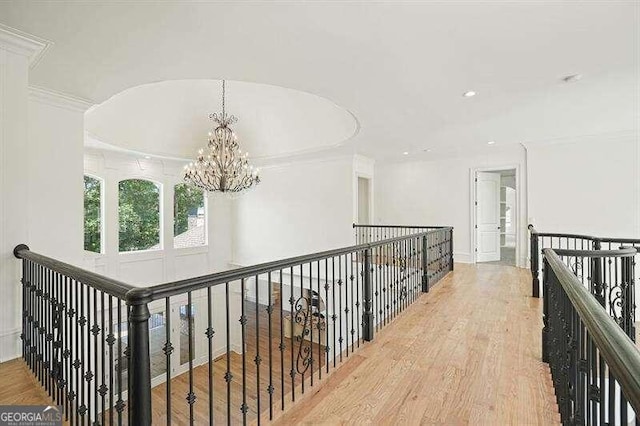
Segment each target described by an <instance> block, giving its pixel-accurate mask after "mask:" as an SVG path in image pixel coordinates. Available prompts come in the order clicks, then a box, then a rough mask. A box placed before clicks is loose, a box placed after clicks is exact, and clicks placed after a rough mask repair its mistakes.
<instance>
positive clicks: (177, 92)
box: [85, 80, 358, 160]
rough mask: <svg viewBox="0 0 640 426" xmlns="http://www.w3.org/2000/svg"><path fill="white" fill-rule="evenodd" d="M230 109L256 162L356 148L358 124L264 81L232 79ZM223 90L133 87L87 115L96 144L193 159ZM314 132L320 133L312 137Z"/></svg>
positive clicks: (192, 83)
mask: <svg viewBox="0 0 640 426" xmlns="http://www.w3.org/2000/svg"><path fill="white" fill-rule="evenodd" d="M226 94H227V95H226V102H225V103H226V111H227V113H229V114H233V115H235V116H236V117H238V118H239V121H238V122H237V123H236V124H234V125H233V129H234V130H235V132H236V134H237V135H238V137H239V142H240V146H241V148H242V150H243V151H247V152H249V154H250V156H251V158H252V159H263V160H264V159H267V158H269V159H277V158H279V157H284V156H287V157H289V156H292V155H300V154H303V153H305V154H308V153H315V152H318V151H322V150H328V149H330V148H333V147H336V146H338V145H340V144H342V143H345V142H349V141H350V140H351V139H352V137H353V136H354V135H355V134H356V133H357V131H358V123H357V121H356V120H355V118H354V117H353V116H352V115H351V114H350V113H349V112H348V111H345V110H344V109H342V108H340V107H339V106H337V105H335V104H334V103H332V102H330V101H328V100H326V99H323V98H321V97H319V96H315V95H311V94H308V93H304V92H300V91H297V90H293V89H284V88H281V87H277V86H269V85H265V84H257V83H245V82H236V81H227V83H226ZM221 99H222V84H221V82H220V81H216V80H173V81H164V82H160V83H151V84H145V85H142V86H137V87H134V88H131V89H127V90H125V91H123V92H121V93H119V94H117V95H115V96H113V97H112V98H110V99H108V100H107V101H105V102H103V103H102V104H100V105H98V106H96V107H93V108H91V109H90V110H89V111H88V112H87V113H86V114H85V130H86V131H87V133H88V135H89V136H90V138H89V141H90V145H91V146H99V145H97V144H95V141H96V140H97V141H100V142H103V143H107V144H112V145H115V146H118V147H120V148H125V149H129V150H132V151H136V152H142V153H145V154H151V155H157V156H162V157H173V158H182V159H190V158H194V157H195V155H196V154H197V152H198V150H199V149H200V148H203V147H205V146H206V144H207V134H208V132H210V131H211V130H212V129H213V128H214V127H215V126H216V124H215V123H214V122H213V121H212V120H210V119H209V118H208V117H209V114H210V113H213V112H220V111H221V110H222V108H221ZM310 129H311V130H312V131H310Z"/></svg>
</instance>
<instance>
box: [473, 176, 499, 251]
mask: <svg viewBox="0 0 640 426" xmlns="http://www.w3.org/2000/svg"><path fill="white" fill-rule="evenodd" d="M476 200H477V206H476V247H477V257H476V260H477V261H478V262H492V261H496V260H500V173H489V172H478V174H477V181H476Z"/></svg>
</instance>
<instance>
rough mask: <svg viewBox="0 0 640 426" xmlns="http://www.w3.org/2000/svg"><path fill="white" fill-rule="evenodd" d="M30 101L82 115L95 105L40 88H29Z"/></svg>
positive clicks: (75, 97) (88, 101) (85, 100)
mask: <svg viewBox="0 0 640 426" xmlns="http://www.w3.org/2000/svg"><path fill="white" fill-rule="evenodd" d="M29 100H31V101H35V102H40V103H43V104H46V105H51V106H54V107H58V108H63V109H67V110H69V111H75V112H82V113H84V112H85V111H86V110H87V109H89V108H90V107H91V106H92V105H93V104H94V103H93V102H92V101H90V100H88V99H84V98H80V97H77V96H73V95H68V94H66V93H62V92H56V91H54V90H49V89H45V88H44V87H38V86H29Z"/></svg>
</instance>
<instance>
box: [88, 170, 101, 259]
mask: <svg viewBox="0 0 640 426" xmlns="http://www.w3.org/2000/svg"><path fill="white" fill-rule="evenodd" d="M100 187H101V182H100V180H98V179H95V178H92V177H91V176H85V177H84V249H85V250H87V251H92V252H94V253H100V239H101V237H102V235H101V234H102V233H101V229H102V228H101V219H102V218H101V214H100Z"/></svg>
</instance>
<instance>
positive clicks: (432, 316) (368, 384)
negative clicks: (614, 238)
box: [278, 264, 560, 425]
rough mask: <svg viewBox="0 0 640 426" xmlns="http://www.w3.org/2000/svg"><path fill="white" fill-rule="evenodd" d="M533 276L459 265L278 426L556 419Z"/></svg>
mask: <svg viewBox="0 0 640 426" xmlns="http://www.w3.org/2000/svg"><path fill="white" fill-rule="evenodd" d="M530 293H531V273H530V271H529V270H526V269H518V268H514V267H507V266H500V265H483V264H479V265H477V266H475V265H466V264H456V269H455V271H454V273H452V274H449V275H448V276H447V277H445V278H444V279H443V280H442V281H441V282H440V283H439V284H438V285H437V286H436V287H435V288H433V289H432V290H431V292H430V293H429V294H428V295H425V296H423V297H421V298H419V299H418V300H417V301H416V302H415V303H414V304H413V305H412V306H411V307H409V308H408V309H407V310H406V311H405V312H404V313H403V314H402V315H400V316H399V317H398V318H397V319H396V320H395V321H394V322H393V323H392V324H391V325H389V326H387V327H386V328H384V329H382V330H381V331H380V332H378V333H376V335H375V339H374V341H373V342H372V343H370V344H368V345H365V346H364V348H363V349H361V350H360V351H359V352H357V353H355V354H354V355H353V358H354V359H351V360H350V361H349V363H347V365H349V364H350V363H354V367H353V368H350V367H347V365H345V368H341V369H339V370H337V371H336V372H335V374H333V375H332V376H331V377H330V378H329V379H328V380H327V382H326V383H325V384H324V386H322V387H321V388H319V389H318V390H317V391H316V394H315V395H313V396H311V397H309V398H306V399H305V400H303V401H301V402H300V403H299V404H297V405H295V406H294V407H292V408H291V409H290V410H289V411H288V412H287V413H286V414H284V416H283V417H281V418H280V419H278V422H279V424H283V425H284V424H287V425H288V424H356V423H357V424H376V425H379V424H403V425H405V424H447V425H457V424H460V425H463V424H465V425H466V424H472V425H507V424H509V425H535V424H538V425H551V424H559V422H560V416H559V414H558V410H557V405H556V403H555V396H554V393H553V388H552V385H551V376H550V374H549V370H548V367H547V366H546V364H543V363H542V361H541V355H540V353H541V347H540V340H541V336H540V330H541V327H542V299H534V298H532V297H531V296H530Z"/></svg>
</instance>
